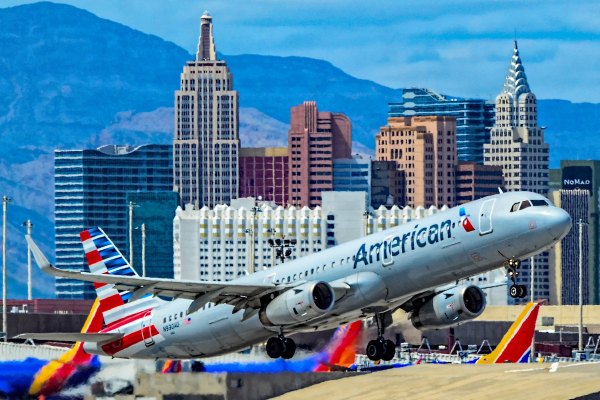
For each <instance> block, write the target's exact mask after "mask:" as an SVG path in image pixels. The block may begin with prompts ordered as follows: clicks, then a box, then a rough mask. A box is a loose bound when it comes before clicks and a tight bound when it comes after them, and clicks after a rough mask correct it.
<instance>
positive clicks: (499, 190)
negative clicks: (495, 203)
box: [498, 186, 504, 194]
mask: <svg viewBox="0 0 600 400" xmlns="http://www.w3.org/2000/svg"><path fill="white" fill-rule="evenodd" d="M498 192H499V193H500V194H502V193H504V191H503V190H502V188H501V187H500V186H498Z"/></svg>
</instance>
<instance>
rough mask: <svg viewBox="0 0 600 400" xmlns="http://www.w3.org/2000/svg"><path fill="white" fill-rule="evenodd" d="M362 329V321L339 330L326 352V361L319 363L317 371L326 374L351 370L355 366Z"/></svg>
mask: <svg viewBox="0 0 600 400" xmlns="http://www.w3.org/2000/svg"><path fill="white" fill-rule="evenodd" d="M362 329H363V322H362V321H355V322H352V323H349V324H347V325H343V326H340V327H339V328H337V329H336V331H335V333H334V334H333V338H332V340H331V341H330V342H329V344H328V346H327V347H326V348H325V350H324V352H325V353H326V354H327V357H326V359H325V360H323V361H321V363H319V365H318V366H317V367H316V368H315V371H316V372H326V371H331V370H332V369H336V368H349V367H350V366H351V365H352V364H354V359H355V357H356V348H357V345H358V341H359V339H360V335H361V333H362Z"/></svg>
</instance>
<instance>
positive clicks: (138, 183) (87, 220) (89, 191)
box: [54, 145, 173, 299]
mask: <svg viewBox="0 0 600 400" xmlns="http://www.w3.org/2000/svg"><path fill="white" fill-rule="evenodd" d="M172 155H173V149H172V147H171V146H170V145H145V146H139V147H131V146H113V145H107V146H103V147H100V148H99V149H97V150H56V151H55V152H54V179H55V187H54V191H55V207H56V208H55V220H56V265H57V267H59V268H64V269H70V270H78V271H84V270H86V268H87V262H86V260H85V255H84V253H83V250H82V247H81V241H80V239H79V232H81V231H82V230H84V229H86V228H90V227H94V226H99V227H101V228H103V229H104V231H105V232H106V234H107V235H109V236H110V238H111V239H112V240H113V241H114V243H115V245H116V246H117V247H118V248H119V249H120V250H121V251H122V252H123V253H124V254H126V251H127V247H126V237H127V233H128V232H127V228H128V224H127V218H128V208H127V204H128V203H127V202H126V194H127V192H131V191H169V190H171V188H172V185H173V183H172V180H171V177H172V176H173V166H172V165H173V164H172V158H171V157H172ZM134 266H135V264H134ZM56 296H57V297H58V298H60V299H82V298H84V299H93V298H95V297H96V292H95V291H94V288H93V286H92V285H91V284H89V283H87V282H82V281H77V280H71V279H64V278H57V279H56Z"/></svg>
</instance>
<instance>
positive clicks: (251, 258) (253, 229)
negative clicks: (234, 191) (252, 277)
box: [245, 206, 262, 274]
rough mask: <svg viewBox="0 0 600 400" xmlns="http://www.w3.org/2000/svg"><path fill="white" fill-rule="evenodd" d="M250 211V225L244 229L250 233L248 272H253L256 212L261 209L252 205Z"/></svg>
mask: <svg viewBox="0 0 600 400" xmlns="http://www.w3.org/2000/svg"><path fill="white" fill-rule="evenodd" d="M250 211H251V212H252V220H251V223H252V227H251V228H250V229H246V230H245V232H246V233H249V234H250V271H249V272H250V273H251V274H253V273H254V237H255V235H256V213H259V212H261V211H262V210H261V209H260V207H258V206H254V207H252V208H251V209H250Z"/></svg>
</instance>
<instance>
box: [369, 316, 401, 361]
mask: <svg viewBox="0 0 600 400" xmlns="http://www.w3.org/2000/svg"><path fill="white" fill-rule="evenodd" d="M384 316H385V314H380V313H377V314H375V322H376V323H377V339H374V340H371V341H369V343H368V344H367V349H366V353H367V357H369V360H371V361H379V360H383V361H390V360H391V359H392V358H394V356H395V355H396V344H395V343H394V342H392V341H391V340H389V339H386V338H384V337H383V335H384V333H385V325H384V323H383V318H384Z"/></svg>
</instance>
